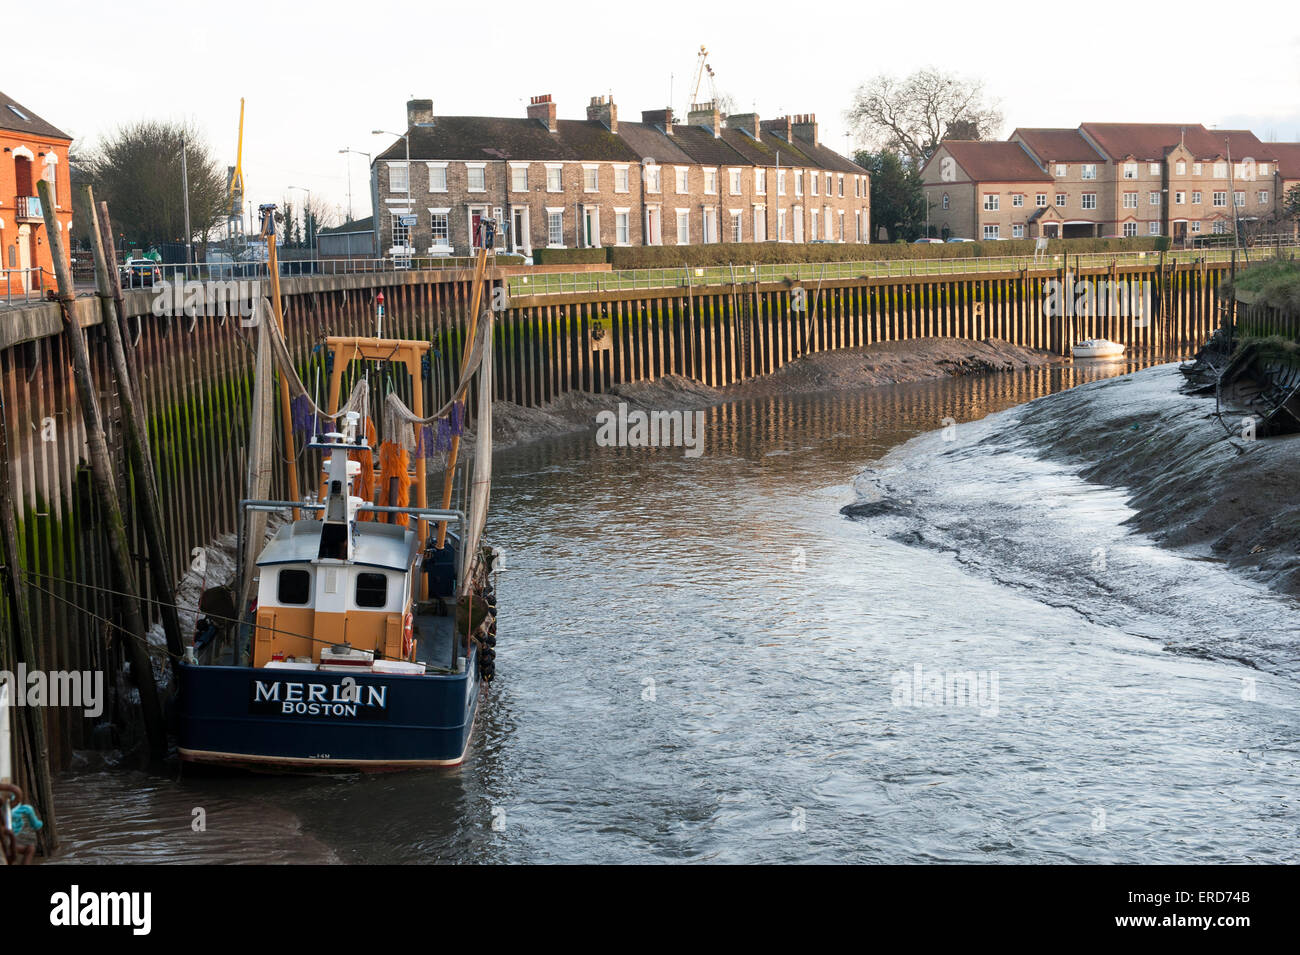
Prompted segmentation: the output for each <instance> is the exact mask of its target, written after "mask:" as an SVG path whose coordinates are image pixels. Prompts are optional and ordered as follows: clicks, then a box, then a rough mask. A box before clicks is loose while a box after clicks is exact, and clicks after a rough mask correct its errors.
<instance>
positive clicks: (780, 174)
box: [776, 169, 787, 196]
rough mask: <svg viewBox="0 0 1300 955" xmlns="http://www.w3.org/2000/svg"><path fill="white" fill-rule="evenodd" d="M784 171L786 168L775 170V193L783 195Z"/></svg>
mask: <svg viewBox="0 0 1300 955" xmlns="http://www.w3.org/2000/svg"><path fill="white" fill-rule="evenodd" d="M786 172H787V170H785V169H778V170H777V171H776V194H777V195H778V196H784V195H785V180H786Z"/></svg>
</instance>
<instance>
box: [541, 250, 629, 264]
mask: <svg viewBox="0 0 1300 955" xmlns="http://www.w3.org/2000/svg"><path fill="white" fill-rule="evenodd" d="M609 251H612V250H610V249H534V250H533V263H534V264H536V265H599V264H600V263H602V262H608V261H609V260H608V259H607V258H606V257H605V254H606V253H607V252H609Z"/></svg>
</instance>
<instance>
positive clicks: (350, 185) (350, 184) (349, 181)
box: [339, 147, 410, 222]
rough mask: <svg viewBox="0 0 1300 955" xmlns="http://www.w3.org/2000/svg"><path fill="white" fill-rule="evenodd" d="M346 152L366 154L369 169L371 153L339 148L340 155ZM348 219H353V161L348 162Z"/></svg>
mask: <svg viewBox="0 0 1300 955" xmlns="http://www.w3.org/2000/svg"><path fill="white" fill-rule="evenodd" d="M345 153H355V154H356V155H358V156H365V157H366V168H367V169H369V168H370V153H364V152H362V151H361V150H359V149H353V148H351V147H347V148H345V149H340V150H339V155H340V156H341V155H344V154H345ZM407 169H408V170H409V169H410V155H409V152H408V155H407ZM408 175H409V172H408ZM348 221H349V222H351V221H352V163H351V162H349V163H348Z"/></svg>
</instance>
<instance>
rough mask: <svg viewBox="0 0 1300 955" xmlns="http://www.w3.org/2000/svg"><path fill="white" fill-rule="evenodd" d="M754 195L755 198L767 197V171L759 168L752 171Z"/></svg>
mask: <svg viewBox="0 0 1300 955" xmlns="http://www.w3.org/2000/svg"><path fill="white" fill-rule="evenodd" d="M754 195H756V196H765V195H767V170H766V169H762V168H759V169H755V170H754Z"/></svg>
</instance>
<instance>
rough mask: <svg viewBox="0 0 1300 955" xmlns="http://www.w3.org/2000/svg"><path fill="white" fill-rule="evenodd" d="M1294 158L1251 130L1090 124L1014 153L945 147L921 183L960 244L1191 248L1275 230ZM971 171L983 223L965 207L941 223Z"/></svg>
mask: <svg viewBox="0 0 1300 955" xmlns="http://www.w3.org/2000/svg"><path fill="white" fill-rule="evenodd" d="M1011 145H1014V146H1016V147H1017V149H1016V150H1011V149H1008V148H1007V147H1008V146H1011ZM1284 154H1285V155H1287V156H1291V155H1292V154H1291V153H1289V152H1286V144H1274V143H1264V142H1261V141H1260V140H1259V138H1258V137H1256V136H1255V135H1254V134H1253V133H1252V132H1250V131H1249V130H1208V129H1206V128H1205V127H1204V126H1201V125H1199V124H1183V125H1179V124H1170V123H1084V124H1082V125H1081V126H1079V127H1078V128H1076V129H1066V128H1019V129H1016V130H1015V131H1014V132H1013V133H1012V134H1011V136H1010V138H1009V140H1008V142H1005V143H1003V142H944V143H943V144H941V146H940V148H939V150H938V151H937V152H936V153H935V155H934V156H933V157H931V159H930V161H929V162H928V163H927V164H926V167H925V169H924V170H923V177H922V178H923V182H924V189H925V192H926V195H927V199H928V200H929V201H930V202H931V209H932V213H931V221H932V222H937V223H938V225H939V227H940V229H943V228H945V227H946V228H947V229H948V230H950V231H951V233H952V234H954V235H962V236H963V237H967V238H998V237H1008V233H1007V231H1006V230H1007V228H1008V226H1009V228H1010V230H1011V233H1010V237H1021V236H1023V237H1026V238H1032V237H1038V236H1047V237H1062V238H1076V237H1085V236H1139V235H1142V236H1147V235H1166V236H1171V237H1173V239H1174V240H1175V241H1177V242H1186V241H1188V240H1190V239H1192V238H1195V237H1196V236H1198V235H1206V234H1212V233H1221V232H1230V231H1232V223H1233V221H1234V217H1235V219H1236V220H1237V221H1238V222H1239V223H1241V222H1246V223H1254V224H1261V225H1271V224H1272V223H1274V222H1275V221H1276V220H1277V217H1278V210H1279V208H1280V197H1281V195H1282V194H1284V191H1285V188H1284V181H1285V179H1284V176H1285V172H1284V164H1283V161H1282V156H1283V155H1284ZM1025 157H1028V160H1029V163H1028V164H1026V162H1025ZM1293 162H1294V160H1288V163H1293ZM945 163H949V164H953V167H954V168H953V169H950V170H949V171H950V172H952V174H953V176H954V178H952V179H945V176H944V169H945V166H944V164H945ZM1285 168H1286V169H1291V168H1292V166H1291V165H1286V166H1285ZM969 169H974V170H978V177H979V179H980V183H979V188H980V189H982V190H983V193H982V194H981V204H980V209H979V210H978V211H979V212H980V216H979V217H978V218H976V219H974V220H972V219H970V217H969V216H966V215H965V214H964V209H965V205H964V204H959V205H958V206H957V208H958V209H959V210H963V215H962V216H960V217H945V216H943V215H942V212H943V211H944V210H943V209H942V204H943V202H944V201H945V199H944V193H945V192H949V191H951V187H954V186H956V185H960V184H961V180H960V175H961V173H962V172H964V171H966V170H969ZM954 170H955V171H954ZM1298 171H1300V170H1298ZM1021 193H1023V194H1025V195H1030V194H1032V196H1033V203H1032V206H1030V211H1029V213H1028V214H1027V215H1023V216H1021V215H1014V214H1013V215H1012V216H1011V217H1010V218H1009V219H1008V218H1007V217H1006V216H1005V215H1000V214H999V211H998V210H999V208H1000V209H1001V210H1002V211H1003V212H1005V208H1006V207H1005V203H1006V202H1007V201H1008V200H1010V201H1011V202H1012V203H1015V205H1013V206H1012V208H1013V209H1015V210H1019V209H1020V208H1021V206H1020V205H1019V204H1018V200H1017V198H1016V197H1017V195H1018V194H1021ZM986 194H992V195H994V196H995V198H994V199H992V200H989V199H987V198H985V195H986ZM946 201H948V202H949V203H950V204H951V203H953V202H954V201H956V200H955V199H954V197H952V196H949V198H948V199H947V200H946ZM999 201H1001V202H1002V203H1003V205H1002V206H1001V207H999V206H998V202H999ZM935 204H938V205H939V207H940V213H941V214H939V215H937V216H936V215H935V214H934V211H933V210H934V208H935ZM990 204H991V208H990Z"/></svg>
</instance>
